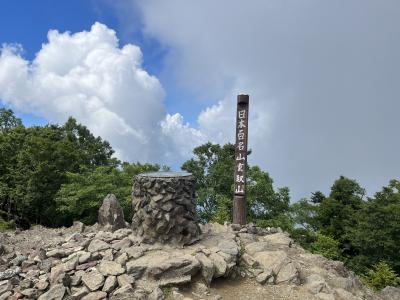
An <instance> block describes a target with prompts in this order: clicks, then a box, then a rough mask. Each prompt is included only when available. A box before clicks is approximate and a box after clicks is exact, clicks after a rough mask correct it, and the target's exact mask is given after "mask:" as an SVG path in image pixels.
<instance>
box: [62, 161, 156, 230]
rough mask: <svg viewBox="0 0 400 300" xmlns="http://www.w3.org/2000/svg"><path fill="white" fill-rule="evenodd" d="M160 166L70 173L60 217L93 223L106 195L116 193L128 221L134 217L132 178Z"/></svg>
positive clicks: (126, 165) (63, 192)
mask: <svg viewBox="0 0 400 300" xmlns="http://www.w3.org/2000/svg"><path fill="white" fill-rule="evenodd" d="M159 169H160V166H158V165H150V164H144V165H142V164H140V163H136V164H129V163H123V164H122V167H121V168H115V167H114V166H100V167H96V168H95V169H94V170H92V169H85V170H84V171H83V172H81V173H67V182H66V183H64V184H63V185H62V186H61V188H60V190H59V192H58V194H57V198H56V203H57V213H58V215H59V217H58V218H59V219H60V220H61V223H62V224H68V225H70V224H72V222H73V221H74V220H81V221H82V222H84V223H86V224H93V223H95V222H96V221H97V214H98V210H99V208H100V206H101V204H102V202H103V199H104V197H105V196H106V195H107V194H110V193H113V194H115V195H116V197H117V199H118V201H119V202H120V204H121V206H122V208H123V210H124V216H125V218H126V220H127V221H128V220H131V219H132V215H131V211H132V210H131V191H132V178H133V177H134V176H135V175H137V174H139V173H142V172H150V171H158V170H159Z"/></svg>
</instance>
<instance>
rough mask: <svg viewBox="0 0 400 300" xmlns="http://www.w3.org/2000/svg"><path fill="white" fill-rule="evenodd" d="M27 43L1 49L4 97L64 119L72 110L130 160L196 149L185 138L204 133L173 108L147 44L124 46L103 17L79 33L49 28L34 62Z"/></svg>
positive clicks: (171, 159) (161, 158) (164, 158)
mask: <svg viewBox="0 0 400 300" xmlns="http://www.w3.org/2000/svg"><path fill="white" fill-rule="evenodd" d="M21 49H22V48H21V46H18V45H3V48H2V50H1V56H0V99H1V100H2V101H3V102H5V103H6V104H8V105H10V106H12V107H13V108H15V109H16V110H18V111H22V112H28V113H34V114H35V115H38V116H42V117H45V118H46V119H47V120H49V121H50V122H59V123H62V122H65V121H66V119H67V118H68V117H69V116H71V115H72V116H73V117H75V118H76V119H77V120H78V121H79V122H81V123H83V124H85V125H86V126H88V128H89V129H90V130H91V131H92V132H93V133H94V134H96V135H100V136H102V137H103V138H105V139H107V140H108V141H109V142H110V143H111V145H112V146H113V147H114V149H115V150H116V153H117V155H118V157H119V158H121V159H124V160H131V161H141V162H161V163H176V162H179V161H180V160H182V159H184V158H187V156H188V153H187V149H186V148H185V149H184V147H183V145H184V144H185V143H187V142H188V145H190V146H194V145H197V144H196V141H197V140H198V141H199V142H200V141H202V140H204V136H203V135H202V134H201V133H200V132H198V131H196V130H194V129H192V128H190V127H189V126H188V125H187V124H183V119H182V116H180V115H179V114H177V115H174V116H170V115H166V112H165V108H164V104H163V99H164V90H163V88H162V86H161V84H160V82H159V81H158V79H157V78H156V77H154V76H151V75H149V74H148V73H147V72H146V71H145V70H144V69H143V68H142V66H141V64H142V53H141V51H140V49H139V47H137V46H135V45H131V44H128V45H125V46H123V47H122V48H120V47H119V45H118V39H117V37H116V33H115V32H114V31H113V30H111V29H109V28H107V27H106V26H105V25H103V24H100V23H95V24H94V25H93V26H92V27H91V29H90V31H83V32H78V33H74V34H72V33H69V32H64V33H60V32H58V31H56V30H51V31H49V33H48V42H47V43H46V44H43V46H42V48H41V49H40V51H39V52H38V53H37V54H36V57H35V59H34V60H33V61H32V62H29V61H27V60H25V59H24V58H23V57H22V56H21ZM173 130H174V131H177V132H173ZM176 149H179V151H178V155H177V154H176V153H175V155H174V156H171V155H170V154H169V153H173V152H174V150H176ZM180 154H181V155H180Z"/></svg>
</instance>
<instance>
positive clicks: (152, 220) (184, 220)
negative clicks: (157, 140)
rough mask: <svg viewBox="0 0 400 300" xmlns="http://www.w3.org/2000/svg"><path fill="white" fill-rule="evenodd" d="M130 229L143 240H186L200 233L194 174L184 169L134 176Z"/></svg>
mask: <svg viewBox="0 0 400 300" xmlns="http://www.w3.org/2000/svg"><path fill="white" fill-rule="evenodd" d="M132 209H133V214H134V215H133V218H132V229H133V230H134V232H135V233H136V234H137V235H138V236H140V237H141V239H142V240H143V241H144V242H147V243H153V242H156V241H157V242H161V243H173V244H183V245H186V244H190V243H193V242H194V241H196V240H197V239H198V237H199V234H200V227H199V225H198V218H197V214H196V199H195V178H194V176H193V175H192V174H190V173H186V172H154V173H142V174H139V175H137V176H136V177H135V179H134V184H133V195H132Z"/></svg>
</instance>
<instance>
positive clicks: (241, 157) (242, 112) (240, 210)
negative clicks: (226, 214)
mask: <svg viewBox="0 0 400 300" xmlns="http://www.w3.org/2000/svg"><path fill="white" fill-rule="evenodd" d="M248 121H249V95H238V97H237V112H236V144H235V175H234V176H235V179H234V182H235V195H234V197H233V223H235V224H241V225H244V224H246V166H247V133H248V124H249V122H248Z"/></svg>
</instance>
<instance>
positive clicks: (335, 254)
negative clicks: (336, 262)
mask: <svg viewBox="0 0 400 300" xmlns="http://www.w3.org/2000/svg"><path fill="white" fill-rule="evenodd" d="M311 248H312V250H313V252H314V253H316V254H321V255H323V256H325V257H326V258H330V259H338V258H339V256H340V252H339V242H338V241H336V240H335V239H333V238H331V237H329V236H326V235H323V234H317V239H316V240H315V242H313V243H312V245H311Z"/></svg>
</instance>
